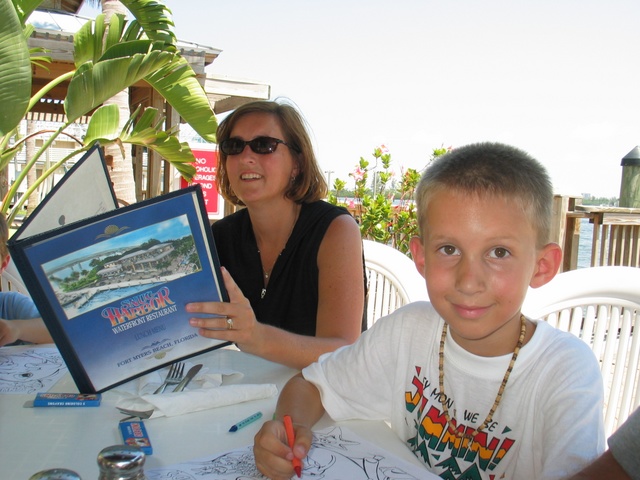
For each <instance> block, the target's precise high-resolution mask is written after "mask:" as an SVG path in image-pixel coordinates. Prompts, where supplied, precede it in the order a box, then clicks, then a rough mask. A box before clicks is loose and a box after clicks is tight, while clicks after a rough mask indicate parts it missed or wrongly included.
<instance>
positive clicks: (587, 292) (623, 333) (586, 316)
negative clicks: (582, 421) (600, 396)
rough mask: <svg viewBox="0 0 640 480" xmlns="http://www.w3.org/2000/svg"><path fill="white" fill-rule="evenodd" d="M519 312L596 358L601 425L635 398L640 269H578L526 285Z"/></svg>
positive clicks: (615, 420)
mask: <svg viewBox="0 0 640 480" xmlns="http://www.w3.org/2000/svg"><path fill="white" fill-rule="evenodd" d="M522 311H523V313H524V314H525V315H528V316H530V317H533V318H542V319H546V320H547V321H548V322H549V323H550V324H552V325H553V326H555V327H557V328H559V329H561V330H564V331H567V332H571V333H573V334H574V335H576V336H578V337H579V338H581V339H582V340H583V341H585V342H586V343H587V344H588V345H589V346H590V347H591V349H592V350H593V352H594V353H595V355H596V358H597V359H598V361H599V362H600V371H601V372H602V378H603V381H604V388H605V397H604V401H605V430H606V432H607V435H610V434H611V433H613V431H615V429H616V428H618V426H619V425H620V424H622V423H623V422H624V421H625V420H626V419H627V417H628V416H629V414H630V413H632V412H633V411H634V410H635V409H636V408H637V407H638V404H639V403H640V378H639V377H640V364H639V360H640V328H639V327H640V268H636V267H623V266H606V267H591V268H581V269H578V270H570V271H567V272H563V273H560V274H558V275H556V276H555V277H554V278H553V280H551V281H550V282H549V283H547V284H546V285H543V286H542V287H540V288H536V289H529V292H528V294H527V297H526V299H525V302H524V305H523V308H522Z"/></svg>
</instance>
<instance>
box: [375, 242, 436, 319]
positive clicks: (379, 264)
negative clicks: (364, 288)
mask: <svg viewBox="0 0 640 480" xmlns="http://www.w3.org/2000/svg"><path fill="white" fill-rule="evenodd" d="M363 245H364V260H365V267H366V271H367V281H368V295H367V328H368V327H371V325H373V324H374V323H375V321H376V320H378V319H379V318H380V317H384V316H385V315H388V314H390V313H391V312H393V311H394V310H395V309H396V308H398V307H401V306H402V305H405V304H407V303H410V302H415V301H417V300H428V299H429V296H428V295H427V287H426V285H425V283H424V278H422V275H420V274H419V273H418V270H416V266H415V264H414V263H413V261H411V259H410V258H409V257H407V256H406V255H405V254H404V253H402V252H400V251H399V250H396V249H395V248H393V247H390V246H389V245H385V244H383V243H379V242H374V241H372V240H363Z"/></svg>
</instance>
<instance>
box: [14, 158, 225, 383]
mask: <svg viewBox="0 0 640 480" xmlns="http://www.w3.org/2000/svg"><path fill="white" fill-rule="evenodd" d="M99 163H102V164H103V165H104V161H103V158H102V153H101V150H100V149H99V148H94V149H92V150H90V151H89V152H88V153H87V154H86V155H85V156H84V157H83V159H81V160H80V161H79V162H78V164H76V166H75V167H74V168H73V169H71V170H70V171H69V172H68V173H67V174H66V175H65V177H63V178H62V179H61V181H60V182H59V183H58V184H57V185H56V188H55V189H54V190H52V191H51V192H50V194H49V196H48V197H47V198H45V200H44V201H43V202H42V203H41V204H40V205H39V206H38V208H37V209H36V210H35V211H34V212H33V214H32V215H31V216H30V217H29V219H28V220H30V221H28V222H25V223H24V224H23V225H22V227H21V228H20V229H18V231H17V232H16V233H15V234H14V235H13V236H12V237H11V239H10V240H9V242H8V246H9V251H10V253H11V257H12V260H13V261H14V262H15V264H16V267H17V268H18V271H19V272H20V275H21V276H22V279H23V282H24V283H25V285H26V287H27V289H28V290H29V293H30V294H31V296H32V298H33V300H34V302H35V303H36V306H37V307H38V310H39V311H40V314H41V315H42V318H43V320H44V322H45V324H46V325H47V328H48V329H49V331H50V333H51V336H52V337H53V340H54V341H55V343H56V345H57V347H58V348H59V350H60V353H61V355H62V358H63V359H64V361H65V363H66V364H67V367H68V368H69V372H70V373H71V375H72V377H73V379H74V381H75V383H76V385H77V387H78V390H79V391H80V392H81V393H100V392H103V391H105V390H108V389H110V388H113V387H115V386H117V385H120V384H122V383H124V382H127V381H128V380H131V379H133V378H135V377H138V376H140V375H143V374H145V373H148V372H151V371H153V370H157V369H159V368H162V367H163V366H165V365H167V364H169V363H172V362H175V361H177V360H180V359H185V358H189V357H192V356H194V355H198V354H200V353H203V352H206V351H209V350H212V349H215V348H219V347H221V346H223V345H227V344H228V342H222V341H219V340H213V339H209V338H205V337H202V336H200V335H198V332H197V331H196V329H195V328H193V327H191V326H190V325H189V317H190V316H191V314H189V313H187V312H186V311H185V305H186V304H187V303H189V302H202V301H227V300H228V296H227V293H226V290H225V288H224V284H223V282H222V276H221V272H220V265H219V261H218V257H217V254H216V250H215V245H214V241H213V236H212V234H211V228H210V226H209V220H208V217H207V213H206V209H205V204H204V198H203V195H202V191H201V188H200V187H199V186H197V185H196V186H191V187H187V188H183V189H181V190H177V191H175V192H171V193H168V194H165V195H161V196H158V197H155V198H152V199H149V200H145V201H142V202H138V203H135V204H132V205H128V206H125V207H121V208H117V204H116V200H115V195H113V190H112V187H111V183H110V181H109V178H108V174H107V173H106V169H105V175H102V174H101V173H99V172H101V170H100V168H99V167H98V164H99ZM90 165H92V166H90ZM103 168H104V167H103ZM76 175H77V176H78V177H79V178H78V179H74V177H75V176H76ZM78 180H81V181H80V182H78ZM84 183H88V184H90V185H91V188H90V189H85V192H81V191H80V190H81V189H79V188H77V184H80V185H83V184H84ZM49 197H51V198H49ZM60 206H64V207H60ZM74 206H75V207H77V208H78V209H82V210H83V211H85V212H89V211H92V209H93V210H95V212H101V213H96V214H92V215H91V216H88V217H86V218H81V219H77V218H72V220H73V221H72V222H71V223H66V221H60V218H61V211H62V210H64V208H69V207H71V210H73V208H72V207H74ZM69 215H70V216H71V217H74V216H75V214H74V213H70V214H69ZM43 216H44V217H46V218H44V219H43V218H41V217H43ZM50 219H57V221H58V226H56V227H54V228H51V229H46V227H44V228H40V227H39V226H38V227H35V226H36V225H38V224H40V223H42V224H46V223H47V221H48V220H50ZM65 220H68V218H67V217H65Z"/></svg>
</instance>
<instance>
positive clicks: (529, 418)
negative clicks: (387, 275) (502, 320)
mask: <svg viewBox="0 0 640 480" xmlns="http://www.w3.org/2000/svg"><path fill="white" fill-rule="evenodd" d="M536 325H537V327H536V331H535V333H534V335H533V337H532V338H531V340H530V341H529V342H528V343H527V344H526V345H525V346H524V347H522V349H521V350H520V353H519V355H518V358H517V360H516V362H515V365H514V368H513V371H512V372H511V375H510V377H509V381H508V383H507V386H506V389H505V391H504V394H503V397H502V401H501V402H500V405H499V406H498V408H497V410H496V412H495V414H494V416H493V422H492V423H491V424H490V425H489V427H488V428H486V429H485V430H483V431H482V432H480V433H478V435H477V436H476V442H475V443H474V444H473V445H469V442H468V440H462V439H460V438H458V437H456V436H455V435H453V434H451V433H449V432H448V430H447V428H446V421H445V420H444V415H443V409H442V404H441V401H443V400H445V401H447V402H448V403H447V406H448V410H449V414H450V415H451V417H452V419H453V421H454V422H455V423H456V425H458V427H459V428H465V427H468V428H469V429H475V428H477V427H479V426H480V425H481V424H482V423H483V422H484V420H485V418H486V416H487V414H488V412H489V410H490V409H491V406H492V405H493V403H494V400H495V397H496V394H497V392H498V389H499V387H500V384H501V383H502V380H503V377H504V374H505V371H506V369H507V367H508V365H509V362H510V360H511V356H512V355H511V354H509V355H504V356H500V357H480V356H476V355H473V354H471V353H469V352H467V351H466V350H464V349H463V348H461V347H460V346H459V345H457V344H456V343H455V342H454V341H453V339H452V338H451V336H450V334H447V339H446V343H445V360H444V372H445V376H444V378H445V381H444V390H445V395H446V397H444V398H441V395H440V394H439V387H438V352H439V344H440V337H441V335H442V327H443V320H442V318H440V316H439V315H438V314H437V313H436V312H435V310H434V309H433V307H432V306H431V304H430V303H428V302H416V303H413V304H410V305H406V306H404V307H402V308H400V309H398V310H396V311H395V312H394V313H392V314H391V315H389V316H388V317H385V318H382V319H380V320H378V321H377V322H376V323H375V325H374V326H373V327H372V328H371V329H369V330H368V331H366V332H365V333H363V334H362V336H361V337H360V339H359V340H358V341H357V342H356V343H354V344H353V345H350V346H346V347H342V348H340V349H338V350H337V351H335V352H333V353H329V354H325V355H323V356H321V357H320V359H319V361H318V362H317V363H314V364H312V365H310V366H308V367H307V368H305V369H304V370H303V372H302V373H303V375H304V377H305V378H306V379H307V380H309V381H310V382H312V383H314V384H315V385H316V386H317V387H318V389H319V390H320V392H321V395H322V402H323V405H324V407H325V409H326V411H327V413H328V414H329V415H330V416H331V417H332V418H333V419H334V420H336V421H341V420H350V419H372V420H386V421H388V422H390V424H391V428H392V429H393V430H394V431H395V433H396V434H397V435H398V436H399V437H400V438H401V439H402V440H403V441H405V442H406V443H407V445H408V446H409V448H411V449H412V451H413V452H414V454H415V455H416V456H417V457H418V458H420V459H421V460H422V461H423V462H424V463H425V464H426V466H427V468H428V469H429V470H430V471H431V472H433V473H436V474H438V475H440V476H442V477H443V478H447V479H458V478H460V479H475V478H477V479H490V480H494V479H495V480H502V479H504V480H525V479H526V480H529V479H531V480H534V479H561V478H565V477H566V476H568V475H570V474H572V473H575V472H577V471H578V470H580V469H581V468H582V467H584V466H585V465H586V464H588V463H589V462H590V461H592V460H593V459H594V458H596V457H597V456H598V455H599V454H600V453H602V452H603V450H604V446H605V443H604V442H605V435H604V425H603V386H602V376H601V374H600V369H599V366H598V362H597V360H596V358H595V356H594V354H593V352H592V351H591V349H590V348H589V347H588V345H586V344H585V343H584V342H583V341H582V340H580V339H578V338H577V337H575V336H573V335H571V334H569V333H566V332H562V331H560V330H557V329H555V328H553V327H551V326H549V325H548V324H547V323H545V322H543V321H539V322H537V324H536Z"/></svg>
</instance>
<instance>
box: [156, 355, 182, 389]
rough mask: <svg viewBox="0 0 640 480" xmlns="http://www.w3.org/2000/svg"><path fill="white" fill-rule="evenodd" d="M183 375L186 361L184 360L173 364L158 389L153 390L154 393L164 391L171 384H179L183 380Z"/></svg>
mask: <svg viewBox="0 0 640 480" xmlns="http://www.w3.org/2000/svg"><path fill="white" fill-rule="evenodd" d="M183 376H184V363H183V362H178V363H174V364H173V365H171V367H169V373H167V378H165V379H164V382H163V384H162V385H160V386H159V387H158V389H157V390H156V391H155V392H153V394H154V395H155V394H156V393H163V392H164V391H165V389H166V388H167V387H168V386H169V385H177V384H179V383H180V382H181V381H182V377H183Z"/></svg>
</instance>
